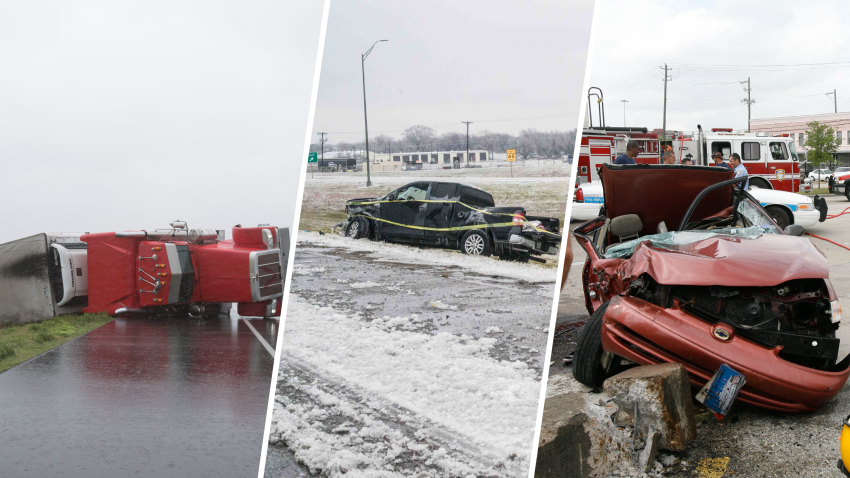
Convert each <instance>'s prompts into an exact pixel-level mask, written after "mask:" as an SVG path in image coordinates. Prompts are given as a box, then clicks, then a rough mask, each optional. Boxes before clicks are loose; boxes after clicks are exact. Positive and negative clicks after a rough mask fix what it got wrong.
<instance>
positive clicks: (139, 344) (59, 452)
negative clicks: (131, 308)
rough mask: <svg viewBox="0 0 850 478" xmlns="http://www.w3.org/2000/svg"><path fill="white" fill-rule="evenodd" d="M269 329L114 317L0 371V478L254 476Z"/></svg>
mask: <svg viewBox="0 0 850 478" xmlns="http://www.w3.org/2000/svg"><path fill="white" fill-rule="evenodd" d="M248 324H250V325H251V326H253V328H254V329H255V330H256V332H257V334H259V335H260V336H262V337H263V339H264V340H265V341H266V342H267V343H268V344H270V345H271V346H274V344H275V343H276V338H277V330H278V322H277V321H274V320H248V321H246V320H242V319H236V318H219V319H202V320H198V319H191V318H188V317H186V318H172V319H154V320H149V319H116V320H114V321H112V322H109V323H108V324H106V325H104V326H103V327H100V328H99V329H96V330H94V331H92V332H90V333H88V334H86V335H84V336H81V337H79V338H77V339H74V340H72V341H70V342H68V343H66V344H64V345H61V346H59V347H57V348H55V349H53V350H51V351H49V352H47V353H45V354H42V355H40V356H38V357H35V358H33V359H32V360H29V361H27V362H25V363H23V364H21V365H19V366H17V367H15V368H13V369H10V370H8V371H6V372H5V373H2V374H0V430H2V431H3V440H2V446H0V463H2V466H0V468H2V472H0V475H2V476H12V477H29V476H32V477H51V476H62V477H101V476H102V477H112V476H144V477H147V476H151V477H186V476H210V477H212V476H222V477H254V476H256V475H257V471H258V466H259V461H260V452H261V449H262V438H263V429H264V425H265V417H266V410H267V406H268V393H269V386H270V380H271V375H272V367H273V364H274V357H273V356H272V355H271V354H270V353H269V352H268V350H267V349H266V347H265V346H264V345H263V344H262V343H261V341H260V340H259V339H258V337H257V336H256V335H255V333H254V332H253V331H252V330H251V328H250V327H249V326H248Z"/></svg>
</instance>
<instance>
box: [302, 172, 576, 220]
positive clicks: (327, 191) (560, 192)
mask: <svg viewBox="0 0 850 478" xmlns="http://www.w3.org/2000/svg"><path fill="white" fill-rule="evenodd" d="M475 185H476V186H477V187H480V188H481V189H483V190H485V191H487V192H489V193H490V194H492V195H493V200H494V201H495V202H496V206H520V207H524V208H525V210H526V211H527V213H528V215H531V216H548V217H557V218H559V219H560V220H561V227H562V229H563V228H564V227H565V224H567V223H566V222H564V220H565V219H566V208H567V199H568V193H567V191H568V189H569V184H568V182H567V181H564V182H563V183H561V182H557V181H555V182H552V181H550V182H541V183H534V182H516V183H505V182H494V183H492V184H486V183H476V184H475ZM397 187H399V185H398V184H384V185H377V186H372V187H369V188H367V187H364V186H362V185H361V184H357V183H346V182H339V183H331V184H327V183H314V182H309V181H308V182H307V183H305V184H304V198H303V200H302V202H301V221H300V223H299V224H298V229H300V230H302V231H304V230H307V231H322V232H326V233H327V232H330V230H331V228H332V227H333V226H334V224H338V223H340V222H342V221H344V220H345V218H346V215H345V201H347V200H349V199H353V198H362V197H376V196H383V195H384V194H386V193H388V192H390V191H392V190H394V189H396V188H397Z"/></svg>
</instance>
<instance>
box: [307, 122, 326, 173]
mask: <svg viewBox="0 0 850 478" xmlns="http://www.w3.org/2000/svg"><path fill="white" fill-rule="evenodd" d="M316 134H317V135H319V141H321V143H322V162H321V163H319V164H325V135H326V134H328V133H322V132H319V133H316ZM310 177H311V178H312V177H313V165H312V164H311V165H310Z"/></svg>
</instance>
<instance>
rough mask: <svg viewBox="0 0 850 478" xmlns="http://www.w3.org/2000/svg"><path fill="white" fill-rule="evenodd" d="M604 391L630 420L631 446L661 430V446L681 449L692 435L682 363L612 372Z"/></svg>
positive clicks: (692, 421)
mask: <svg viewBox="0 0 850 478" xmlns="http://www.w3.org/2000/svg"><path fill="white" fill-rule="evenodd" d="M603 389H604V390H605V393H606V394H607V395H608V396H609V397H611V398H612V399H613V401H614V403H616V404H617V406H618V407H619V409H620V412H619V413H624V412H625V413H630V414H631V415H632V419H633V420H634V430H635V436H634V443H635V449H636V450H638V449H643V447H644V446H645V444H646V443H647V442H648V439H647V438H648V437H650V436H651V435H652V433H653V432H655V431H657V432H659V433H660V434H661V442H660V444H659V446H660V448H661V449H664V450H671V451H683V450H685V448H686V447H687V446H688V445H689V444H690V443H692V442H693V441H694V440H695V439H696V421H695V419H694V405H693V400H692V398H691V389H690V385H689V383H688V372H687V370H685V367H684V366H683V365H682V364H658V365H645V366H641V367H635V368H631V369H629V370H626V371H625V372H622V373H620V374H618V375H615V376H613V377H611V378H609V379H607V380H606V381H605V383H604V384H603ZM618 420H619V421H621V422H622V421H624V420H623V419H622V418H619V419H618Z"/></svg>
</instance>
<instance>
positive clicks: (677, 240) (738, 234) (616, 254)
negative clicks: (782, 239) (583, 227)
mask: <svg viewBox="0 0 850 478" xmlns="http://www.w3.org/2000/svg"><path fill="white" fill-rule="evenodd" d="M742 204H744V203H742ZM773 229H775V226H774V227H773ZM772 233H774V232H772V231H771V230H770V229H766V228H764V227H761V226H751V227H724V228H717V229H711V230H706V231H682V232H664V233H661V234H652V235H649V236H644V237H639V238H637V239H632V240H631V241H627V242H623V243H621V244H615V245H613V246H611V247H609V248H608V250H607V251H605V258H606V259H620V258H623V257H626V256H630V255H631V254H632V253H633V252H634V250H635V248H636V247H637V246H638V244H640V243H641V242H644V241H651V242H652V247H656V248H660V249H669V250H675V249H676V246H681V245H685V244H693V243H694V242H699V241H703V240H705V239H710V238H712V237H717V236H729V237H735V238H740V239H755V238H757V237H759V236H761V235H762V234H772Z"/></svg>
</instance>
